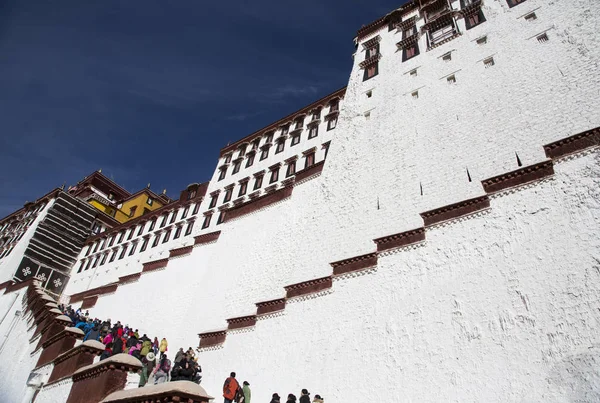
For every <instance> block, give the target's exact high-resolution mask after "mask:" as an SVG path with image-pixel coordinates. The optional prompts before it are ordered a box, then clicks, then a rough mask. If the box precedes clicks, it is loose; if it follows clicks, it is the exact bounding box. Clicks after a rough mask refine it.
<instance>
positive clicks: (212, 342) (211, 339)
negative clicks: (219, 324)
mask: <svg viewBox="0 0 600 403" xmlns="http://www.w3.org/2000/svg"><path fill="white" fill-rule="evenodd" d="M198 337H200V345H199V346H198V348H204V347H213V346H218V345H221V344H223V343H224V342H225V339H226V338H227V330H217V331H212V332H205V333H199V334H198Z"/></svg>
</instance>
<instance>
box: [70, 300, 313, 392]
mask: <svg viewBox="0 0 600 403" xmlns="http://www.w3.org/2000/svg"><path fill="white" fill-rule="evenodd" d="M59 308H60V310H61V312H62V313H63V314H65V315H66V316H68V317H69V318H70V319H71V321H73V323H74V324H75V327H76V328H78V329H81V330H82V331H83V333H84V338H83V341H86V340H97V341H99V342H101V343H102V344H104V346H105V348H104V352H103V353H102V354H101V355H100V360H104V359H106V358H108V357H110V356H112V355H116V354H122V353H125V354H129V355H132V356H134V357H135V358H137V359H138V360H140V361H141V362H142V373H141V375H140V383H139V386H140V387H142V386H146V385H149V384H150V385H157V384H159V383H163V382H167V381H191V382H195V383H198V384H199V383H200V381H201V379H202V375H201V373H202V368H201V367H200V365H199V364H198V357H196V354H195V352H194V349H193V348H192V347H190V348H188V350H187V351H183V348H180V349H179V351H177V353H176V354H175V359H174V365H172V363H171V360H170V359H168V358H167V351H168V349H169V343H168V342H167V339H166V338H164V337H163V338H162V339H161V341H160V342H159V341H158V337H154V338H153V339H152V338H150V337H148V336H147V335H146V334H145V333H144V334H143V335H142V336H141V337H140V334H139V331H138V329H134V328H133V327H131V326H129V325H125V326H123V325H122V324H121V322H119V321H117V323H115V324H114V325H113V324H112V323H111V320H110V319H107V320H100V319H98V318H95V319H92V318H90V314H89V311H86V312H85V313H83V312H82V310H81V309H78V310H74V309H73V308H72V307H71V306H64V305H60V306H59ZM159 354H160V355H159ZM157 356H158V361H157ZM171 366H172V368H171ZM223 397H224V398H225V402H224V403H233V402H235V403H251V398H252V392H251V390H250V383H249V382H247V381H244V382H243V384H242V385H240V384H239V382H238V381H237V379H236V374H235V372H232V373H231V374H230V376H229V377H228V378H227V379H226V380H225V384H224V385H223ZM323 402H324V400H323V398H322V397H321V396H319V395H315V397H314V399H313V400H312V403H323ZM270 403H311V400H310V393H309V392H308V390H306V389H302V392H301V395H300V399H299V400H298V399H297V398H296V396H295V395H294V394H292V393H290V394H289V395H288V397H287V400H286V401H285V402H283V401H282V400H281V398H280V397H279V395H278V394H277V393H273V397H272V399H271V402H270Z"/></svg>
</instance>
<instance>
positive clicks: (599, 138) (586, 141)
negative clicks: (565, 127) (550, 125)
mask: <svg viewBox="0 0 600 403" xmlns="http://www.w3.org/2000/svg"><path fill="white" fill-rule="evenodd" d="M598 145H600V127H596V128H594V129H590V130H586V131H584V132H581V133H578V134H575V135H573V136H569V137H566V138H564V139H560V140H557V141H555V142H553V143H550V144H546V145H545V146H544V151H545V152H546V156H547V157H548V158H552V159H556V158H560V157H563V156H565V155H567V154H572V153H575V152H577V151H582V150H585V149H586V148H590V147H595V146H598Z"/></svg>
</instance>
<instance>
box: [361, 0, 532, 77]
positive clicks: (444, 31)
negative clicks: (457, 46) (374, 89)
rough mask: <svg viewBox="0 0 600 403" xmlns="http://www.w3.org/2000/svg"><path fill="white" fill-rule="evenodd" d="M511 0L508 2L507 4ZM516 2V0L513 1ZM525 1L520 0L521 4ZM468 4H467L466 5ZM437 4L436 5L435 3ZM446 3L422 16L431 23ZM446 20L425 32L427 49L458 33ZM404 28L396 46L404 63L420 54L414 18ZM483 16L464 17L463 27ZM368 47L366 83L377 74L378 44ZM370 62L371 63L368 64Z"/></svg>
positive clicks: (451, 20) (450, 20)
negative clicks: (400, 39) (400, 51)
mask: <svg viewBox="0 0 600 403" xmlns="http://www.w3.org/2000/svg"><path fill="white" fill-rule="evenodd" d="M510 1H512V0H509V2H510ZM515 1H517V0H515ZM522 1H525V0H520V1H519V2H522ZM462 3H463V4H462V8H463V9H464V8H465V7H467V6H469V5H470V4H471V2H470V0H463V2H462ZM466 3H469V4H466ZM436 4H437V3H436ZM448 7H449V6H448V3H446V2H439V7H438V8H434V9H433V10H431V11H426V12H424V14H425V15H426V17H427V18H426V20H427V21H431V20H433V19H435V18H437V17H439V16H440V15H441V14H442V13H443V12H445V11H448ZM441 18H444V19H446V18H447V23H445V24H444V23H441V24H438V26H437V27H436V28H435V29H428V30H427V31H426V38H427V46H428V48H433V47H435V46H437V45H439V44H441V43H443V42H444V41H446V40H448V39H450V38H452V37H453V36H455V35H457V34H458V33H459V31H458V26H457V25H456V21H455V19H454V18H453V17H451V16H447V15H446V16H444V17H441ZM407 21H408V23H407V24H406V26H403V27H402V41H400V42H399V43H398V44H397V46H398V47H401V48H402V61H403V62H405V61H407V60H410V59H412V58H413V57H415V56H418V55H419V54H420V50H419V41H418V35H417V33H418V30H417V26H416V18H413V17H411V18H409V19H408V20H407ZM485 21H486V20H485V16H484V15H483V11H481V9H479V10H477V11H476V12H474V13H472V14H470V15H468V16H467V17H465V25H466V29H467V30H469V29H471V28H473V27H476V26H478V25H479V24H481V23H483V22H485ZM366 44H368V47H367V48H366V52H365V61H364V62H363V65H364V74H363V81H366V80H368V79H370V78H373V77H375V76H376V75H378V74H379V62H378V57H379V42H378V41H374V40H369V41H367V42H366ZM369 60H371V61H372V62H369Z"/></svg>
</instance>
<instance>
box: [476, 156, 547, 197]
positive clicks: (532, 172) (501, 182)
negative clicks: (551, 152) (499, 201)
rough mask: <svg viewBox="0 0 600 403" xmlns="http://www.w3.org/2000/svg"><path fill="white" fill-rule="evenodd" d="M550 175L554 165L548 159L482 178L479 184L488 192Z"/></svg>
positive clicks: (494, 191) (498, 190)
mask: <svg viewBox="0 0 600 403" xmlns="http://www.w3.org/2000/svg"><path fill="white" fill-rule="evenodd" d="M551 175H554V166H553V163H552V161H551V160H550V161H544V162H540V163H538V164H534V165H529V166H526V167H523V168H520V169H517V170H514V171H511V172H507V173H504V174H502V175H498V176H494V177H492V178H489V179H484V180H482V181H481V184H482V185H483V189H484V190H485V192H486V193H488V194H490V193H496V192H500V191H502V190H505V189H509V188H512V187H515V186H520V185H524V184H526V183H529V182H533V181H537V180H540V179H543V178H545V177H548V176H551Z"/></svg>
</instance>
